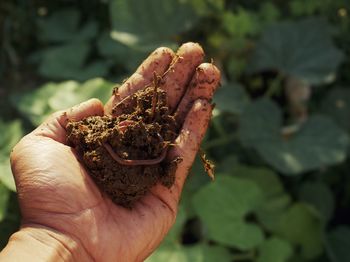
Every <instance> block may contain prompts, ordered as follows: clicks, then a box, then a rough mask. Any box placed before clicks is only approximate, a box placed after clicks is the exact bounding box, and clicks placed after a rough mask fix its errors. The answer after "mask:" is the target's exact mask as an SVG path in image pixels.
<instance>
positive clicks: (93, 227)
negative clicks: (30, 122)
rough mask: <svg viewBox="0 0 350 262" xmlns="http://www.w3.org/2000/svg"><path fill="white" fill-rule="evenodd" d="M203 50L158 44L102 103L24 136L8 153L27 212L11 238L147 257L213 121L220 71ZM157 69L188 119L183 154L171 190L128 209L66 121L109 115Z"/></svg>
mask: <svg viewBox="0 0 350 262" xmlns="http://www.w3.org/2000/svg"><path fill="white" fill-rule="evenodd" d="M203 56H204V53H203V50H202V49H201V47H200V46H199V45H197V44H193V43H187V44H184V45H183V46H181V47H180V48H179V50H178V52H177V54H176V55H175V54H174V53H173V52H172V51H171V50H170V49H167V48H158V49H157V50H156V51H154V52H153V53H152V54H151V55H150V56H149V57H148V58H147V59H146V60H145V61H144V62H143V63H142V64H141V66H140V67H139V68H138V69H137V71H136V72H135V73H134V74H133V75H132V76H131V77H130V78H129V79H128V80H127V81H126V82H125V83H124V84H123V85H122V86H121V87H120V88H119V89H118V91H117V93H116V94H114V95H113V96H112V98H111V99H110V100H109V101H108V102H107V104H106V106H105V107H103V105H102V104H101V102H100V101H98V100H97V99H92V100H89V101H87V102H85V103H82V104H80V105H78V106H75V107H73V108H71V109H69V110H66V111H61V112H57V113H55V114H53V115H52V116H51V117H50V118H49V119H48V120H46V121H45V122H44V123H43V124H42V125H40V126H39V127H38V128H37V129H35V130H34V131H33V132H32V133H30V134H29V135H27V136H26V137H24V138H23V139H22V140H21V141H20V142H19V143H18V144H17V146H16V147H15V148H14V150H13V152H12V155H11V163H12V170H13V174H14V176H15V181H16V186H17V192H18V198H19V203H20V208H21V212H22V217H23V222H22V229H21V230H20V231H19V232H18V233H16V234H14V236H13V237H12V240H11V241H12V242H13V243H14V242H15V241H18V240H21V239H22V240H23V239H26V238H28V236H30V237H32V238H34V239H36V240H38V241H39V242H40V243H41V244H43V242H45V241H48V246H51V247H52V246H58V247H59V248H60V251H59V252H56V253H55V252H54V253H55V256H60V257H61V258H63V259H67V260H68V259H71V260H78V261H85V260H96V261H143V260H144V259H145V258H146V257H147V256H149V254H150V253H152V252H153V250H154V249H155V248H156V247H157V246H158V245H159V243H160V242H161V240H162V239H163V238H164V236H165V235H166V233H167V232H168V230H169V229H170V227H171V226H172V224H173V223H174V221H175V218H176V213H177V206H178V202H179V199H180V195H181V190H182V187H183V184H184V181H185V179H186V176H187V173H188V170H189V169H190V167H191V165H192V163H193V160H194V158H195V155H196V152H197V151H198V148H199V144H200V142H201V140H202V138H203V136H204V133H205V131H206V129H207V126H208V122H209V120H210V116H211V111H212V106H211V105H210V103H209V101H208V100H210V99H211V97H212V95H213V93H214V91H215V89H216V87H217V86H218V84H219V81H220V73H219V70H218V69H217V68H216V67H215V66H214V65H212V64H209V63H203V64H201V62H202V59H203ZM169 66H170V67H169ZM154 72H155V73H156V74H157V75H161V76H163V82H162V84H161V87H164V88H165V89H166V91H167V94H168V102H169V106H170V108H172V109H173V110H174V111H175V110H176V112H177V115H178V117H177V121H179V123H180V125H182V123H183V125H182V129H181V131H180V134H179V136H178V138H177V139H176V140H175V146H174V147H173V148H172V149H171V150H170V151H169V153H168V155H169V158H172V157H174V156H180V157H182V158H183V161H182V162H181V163H180V164H179V165H178V169H177V171H176V181H175V184H174V185H173V186H172V187H171V188H170V189H168V188H166V187H164V186H162V185H157V186H155V187H154V188H153V189H152V190H151V192H150V193H149V194H147V195H146V196H144V197H143V198H142V199H141V200H140V201H139V202H137V203H136V204H135V205H134V207H133V209H131V210H130V209H126V208H123V207H121V206H118V205H115V204H114V203H113V202H112V201H111V200H110V199H109V198H108V197H107V196H106V195H105V194H103V193H101V192H100V190H99V189H98V187H97V186H96V185H95V183H94V182H93V181H92V179H91V177H90V176H89V174H88V171H87V170H86V169H85V168H84V166H83V165H82V164H81V163H80V162H79V160H78V157H77V155H76V152H75V150H74V149H73V148H71V147H70V146H69V145H68V144H67V143H66V130H65V127H66V124H67V121H68V120H74V121H78V120H80V119H82V118H85V117H87V116H92V115H103V114H110V113H111V108H112V107H113V105H114V104H115V103H117V102H119V101H120V100H121V99H123V98H125V97H127V96H128V95H130V94H132V93H134V92H136V91H137V90H139V89H141V88H143V87H145V86H146V85H148V84H149V83H151V82H152V80H153V74H154ZM30 237H29V238H30ZM11 241H10V244H11ZM50 241H52V243H51V242H50ZM44 244H45V243H44ZM29 252H30V250H29ZM43 257H44V255H43Z"/></svg>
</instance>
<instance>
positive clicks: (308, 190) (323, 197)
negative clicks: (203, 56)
mask: <svg viewBox="0 0 350 262" xmlns="http://www.w3.org/2000/svg"><path fill="white" fill-rule="evenodd" d="M299 199H300V200H302V201H304V202H306V203H308V204H310V205H311V206H313V207H314V208H315V209H316V210H317V211H318V212H319V214H320V217H321V218H322V219H323V220H324V221H325V222H327V221H329V219H331V217H332V215H333V211H334V197H333V194H332V191H331V190H330V189H329V187H328V186H327V185H326V184H324V183H322V182H305V183H303V184H301V186H300V187H299Z"/></svg>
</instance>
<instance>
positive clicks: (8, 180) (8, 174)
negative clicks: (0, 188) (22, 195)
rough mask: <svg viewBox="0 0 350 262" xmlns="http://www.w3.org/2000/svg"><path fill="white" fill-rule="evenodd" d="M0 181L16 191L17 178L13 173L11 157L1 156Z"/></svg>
mask: <svg viewBox="0 0 350 262" xmlns="http://www.w3.org/2000/svg"><path fill="white" fill-rule="evenodd" d="M0 170H1V172H0V182H1V183H3V184H4V185H5V186H6V187H7V188H8V189H10V190H11V191H16V185H15V180H14V178H13V175H12V170H11V165H10V158H9V157H2V156H0Z"/></svg>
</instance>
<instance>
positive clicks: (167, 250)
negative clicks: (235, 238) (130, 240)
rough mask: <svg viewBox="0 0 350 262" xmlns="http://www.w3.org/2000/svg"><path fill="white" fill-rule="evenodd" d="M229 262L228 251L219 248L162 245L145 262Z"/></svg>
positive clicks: (201, 245) (200, 245) (202, 245)
mask: <svg viewBox="0 0 350 262" xmlns="http://www.w3.org/2000/svg"><path fill="white" fill-rule="evenodd" d="M215 260H217V261H220V262H221V261H222V262H226V261H227V262H229V261H232V259H231V255H230V253H229V251H228V250H227V249H225V248H223V247H219V246H208V245H204V244H199V245H195V246H192V247H184V246H181V245H162V246H160V247H159V248H158V249H157V250H156V251H155V252H154V253H153V254H152V255H151V256H150V257H149V258H148V259H147V260H146V262H163V261H167V262H180V261H181V262H212V261H215Z"/></svg>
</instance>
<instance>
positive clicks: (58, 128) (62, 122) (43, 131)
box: [29, 98, 104, 144]
mask: <svg viewBox="0 0 350 262" xmlns="http://www.w3.org/2000/svg"><path fill="white" fill-rule="evenodd" d="M103 114H104V110H103V104H102V102H101V101H100V100H98V99H96V98H93V99H90V100H88V101H85V102H83V103H80V104H78V105H76V106H73V107H72V108H69V109H66V110H62V111H58V112H56V113H53V114H52V115H51V116H50V117H49V118H48V119H46V120H45V121H44V122H43V123H42V124H41V125H40V126H38V127H37V128H36V129H35V130H34V131H33V132H32V133H30V134H29V135H36V136H43V137H48V138H51V139H53V140H55V141H57V142H59V143H62V144H66V142H67V141H66V125H67V123H68V121H69V120H72V121H79V120H82V119H83V118H86V117H88V116H96V115H99V116H102V115H103Z"/></svg>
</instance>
